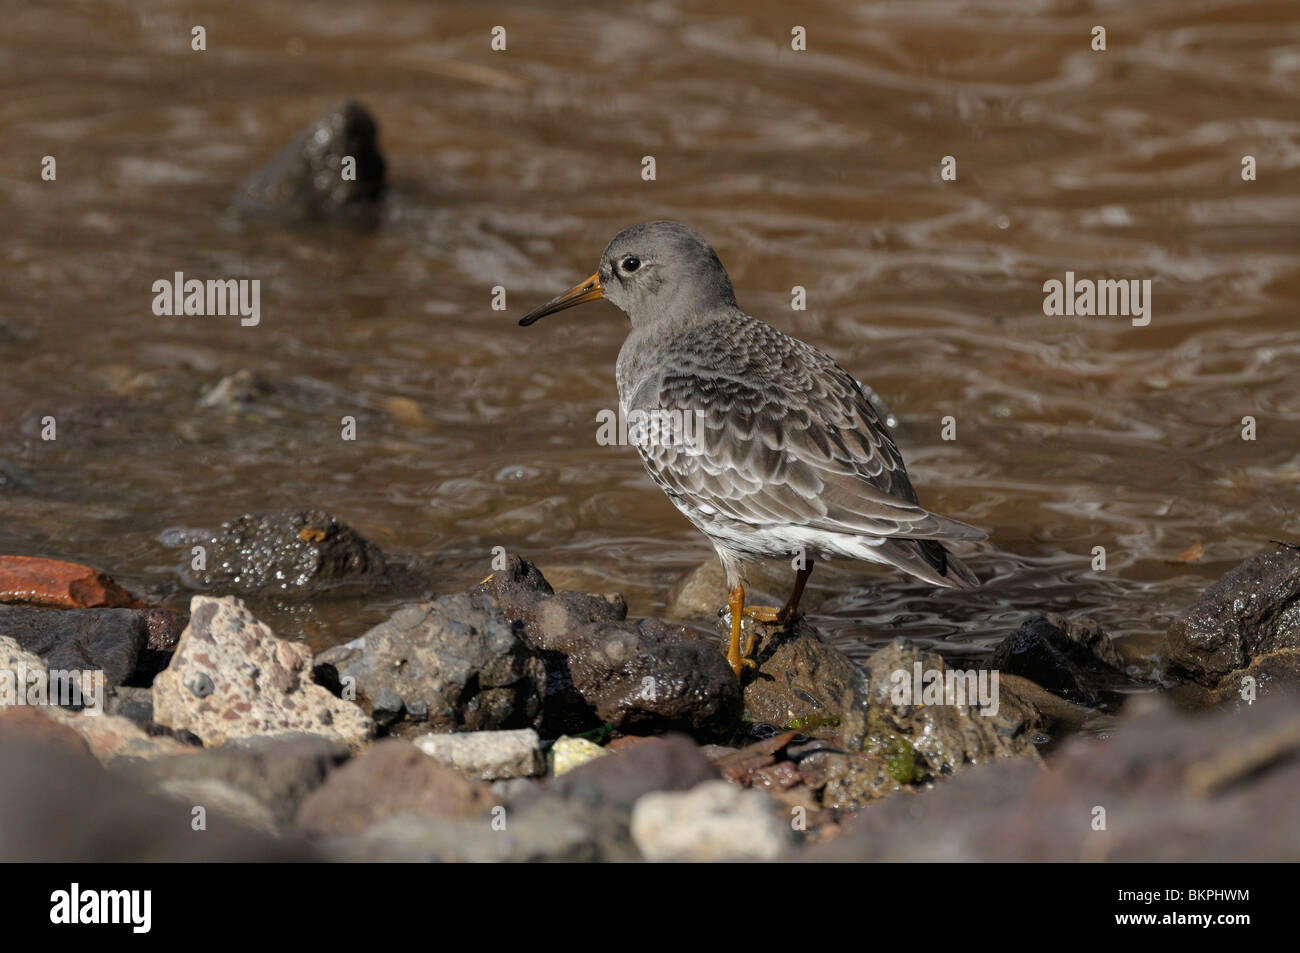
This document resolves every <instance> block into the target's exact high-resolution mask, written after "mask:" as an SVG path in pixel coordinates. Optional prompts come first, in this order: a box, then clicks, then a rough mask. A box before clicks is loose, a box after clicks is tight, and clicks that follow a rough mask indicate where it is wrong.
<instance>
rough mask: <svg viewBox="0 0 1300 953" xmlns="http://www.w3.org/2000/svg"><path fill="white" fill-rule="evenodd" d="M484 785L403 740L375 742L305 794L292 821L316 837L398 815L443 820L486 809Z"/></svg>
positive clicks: (487, 791) (488, 799) (488, 797)
mask: <svg viewBox="0 0 1300 953" xmlns="http://www.w3.org/2000/svg"><path fill="white" fill-rule="evenodd" d="M491 802H492V796H491V791H490V789H489V788H487V786H485V785H482V784H477V783H475V782H473V781H469V780H467V779H466V778H464V777H463V776H462V775H461V774H460V773H459V772H457V771H454V770H452V769H451V768H445V767H443V766H442V765H439V764H437V763H435V762H434V760H433V759H432V758H430V757H429V756H428V755H426V754H424V753H423V752H422V751H420V749H419V748H417V747H416V746H415V745H413V744H410V743H409V742H406V741H398V740H396V739H388V740H386V741H380V742H378V743H377V744H375V745H374V746H373V747H371V748H370V749H368V750H367V751H366V752H365V753H364V754H362V755H361V756H360V757H358V758H356V759H354V760H352V761H349V762H348V763H347V764H345V765H343V766H342V767H341V768H339V769H338V770H336V771H334V772H333V773H331V774H330V775H329V777H328V778H326V779H325V783H324V784H323V785H321V786H320V787H319V788H317V789H316V790H315V791H313V792H312V793H311V794H309V795H308V796H307V797H306V799H304V800H303V802H302V805H301V807H300V808H299V809H298V817H297V824H298V826H299V827H300V828H302V829H303V830H306V831H309V832H311V833H313V834H317V835H321V836H338V835H345V834H356V833H359V832H361V831H363V830H365V829H366V828H368V827H370V826H371V825H372V824H374V823H375V822H376V821H378V820H381V819H383V818H387V817H392V816H394V815H399V814H418V815H422V816H425V817H433V818H446V817H463V816H466V815H473V814H480V813H482V812H484V811H486V810H488V808H489V807H491Z"/></svg>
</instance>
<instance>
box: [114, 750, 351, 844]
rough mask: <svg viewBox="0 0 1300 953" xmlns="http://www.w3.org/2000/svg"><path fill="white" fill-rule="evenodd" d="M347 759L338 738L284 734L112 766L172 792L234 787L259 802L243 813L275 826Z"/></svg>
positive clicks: (287, 818) (290, 819)
mask: <svg viewBox="0 0 1300 953" xmlns="http://www.w3.org/2000/svg"><path fill="white" fill-rule="evenodd" d="M347 759H348V749H347V747H346V746H345V745H342V744H340V743H338V742H337V741H334V740H332V739H329V738H323V737H320V736H319V735H309V734H294V733H289V734H284V735H270V736H266V737H258V738H240V739H237V740H234V741H230V742H227V743H226V744H224V745H221V746H220V747H217V748H206V749H202V750H197V751H194V752H192V753H190V754H185V755H180V756H175V757H164V758H157V759H155V760H153V761H150V762H148V763H137V764H128V765H122V766H120V767H119V766H115V768H117V769H118V770H120V771H121V772H122V773H123V774H124V775H127V776H129V777H131V778H132V779H134V780H136V781H139V782H140V783H142V784H144V785H146V786H148V787H153V788H162V789H165V790H167V791H169V792H171V793H173V794H174V793H176V792H179V791H197V790H203V789H205V786H207V785H216V786H219V789H220V790H225V789H228V788H230V789H235V790H238V791H240V792H242V794H243V796H244V797H245V798H251V799H252V800H253V801H254V802H256V803H257V804H258V805H260V810H258V811H255V812H249V813H247V814H246V815H244V816H246V817H247V818H249V819H253V818H256V817H260V816H262V815H263V814H265V815H266V816H267V817H269V818H270V819H271V820H272V822H273V823H274V824H275V825H285V824H287V823H289V822H290V821H292V820H293V818H294V816H295V815H296V814H297V812H298V808H299V806H300V805H301V804H302V801H303V799H304V798H306V797H307V795H308V794H310V793H311V792H312V791H314V790H316V789H317V788H318V787H320V786H321V784H323V783H324V781H325V778H326V776H327V775H328V773H329V772H330V771H331V770H333V769H334V768H335V767H336V766H338V765H341V764H343V763H344V762H345V761H347ZM196 803H198V802H196ZM232 803H234V802H233V801H232Z"/></svg>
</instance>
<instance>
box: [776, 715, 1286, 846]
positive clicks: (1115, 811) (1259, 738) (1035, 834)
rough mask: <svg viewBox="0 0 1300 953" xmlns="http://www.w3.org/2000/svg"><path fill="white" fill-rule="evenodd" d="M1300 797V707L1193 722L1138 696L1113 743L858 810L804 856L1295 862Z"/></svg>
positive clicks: (1076, 742)
mask: <svg viewBox="0 0 1300 953" xmlns="http://www.w3.org/2000/svg"><path fill="white" fill-rule="evenodd" d="M1297 786H1300V699H1298V698H1296V697H1294V696H1291V697H1287V696H1284V695H1281V694H1279V695H1278V696H1277V697H1273V698H1269V699H1267V700H1265V701H1262V702H1259V703H1258V704H1256V705H1254V706H1251V707H1250V708H1249V709H1243V710H1241V711H1238V712H1221V713H1216V714H1212V715H1204V714H1201V715H1187V714H1180V713H1178V712H1176V711H1175V710H1173V709H1171V708H1170V707H1169V706H1168V705H1166V704H1165V703H1163V702H1161V701H1159V700H1157V699H1155V698H1154V697H1153V696H1138V697H1137V698H1135V699H1134V701H1133V702H1132V703H1130V705H1129V706H1127V707H1126V709H1125V712H1124V715H1123V716H1122V717H1121V719H1120V725H1119V728H1118V730H1116V731H1115V732H1114V733H1113V734H1112V736H1111V737H1110V738H1109V739H1108V740H1106V741H1104V742H1102V741H1098V740H1096V739H1094V738H1084V737H1079V738H1074V739H1071V740H1070V741H1069V742H1067V743H1066V744H1065V745H1064V746H1063V747H1062V749H1061V751H1060V752H1059V753H1058V754H1057V756H1056V757H1055V758H1054V759H1053V760H1052V762H1051V764H1050V766H1049V768H1048V769H1047V770H1046V771H1044V770H1041V769H1039V768H1037V767H1035V766H1034V765H1033V764H1031V763H1030V762H1029V761H1027V760H1019V761H999V762H996V763H990V764H985V765H979V766H975V767H972V768H970V769H969V770H967V771H964V772H962V774H961V775H960V776H959V777H956V778H953V779H952V780H950V781H948V782H946V783H945V784H942V785H939V786H937V787H935V788H934V789H933V790H931V791H927V792H923V793H920V794H918V795H917V796H916V797H910V798H906V799H895V800H893V801H888V802H885V803H883V804H879V805H873V806H872V807H870V808H869V809H867V810H862V811H859V812H857V813H856V814H855V815H854V816H853V818H852V820H851V823H850V824H849V825H848V829H847V831H846V832H845V833H844V834H843V835H842V836H841V837H839V838H838V839H836V840H835V841H832V842H831V843H829V844H827V845H824V846H820V847H815V848H812V849H811V850H809V851H807V852H804V853H801V854H800V855H798V856H799V857H800V859H804V860H829V861H910V862H916V861H921V862H926V861H938V860H942V861H963V862H966V861H977V862H987V861H993V862H1006V861H1028V862H1077V861H1112V862H1133V861H1140V862H1148V863H1153V862H1154V863H1170V862H1179V863H1182V862H1194V863H1207V862H1209V863H1224V862H1237V863H1242V862H1250V863H1260V862H1264V863H1268V862H1292V863H1294V862H1295V861H1297V860H1300V800H1297V799H1296V796H1295V791H1296V789H1297ZM1098 809H1101V810H1102V811H1104V815H1103V814H1101V813H1099V811H1098ZM1261 818H1263V819H1267V820H1266V822H1265V823H1261ZM1103 822H1104V828H1102V827H1101V824H1102V823H1103Z"/></svg>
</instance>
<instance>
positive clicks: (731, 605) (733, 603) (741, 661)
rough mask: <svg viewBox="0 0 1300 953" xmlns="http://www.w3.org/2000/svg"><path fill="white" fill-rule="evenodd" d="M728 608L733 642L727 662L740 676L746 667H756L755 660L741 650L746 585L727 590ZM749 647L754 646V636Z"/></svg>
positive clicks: (737, 675) (738, 676) (737, 676)
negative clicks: (746, 656) (741, 628)
mask: <svg viewBox="0 0 1300 953" xmlns="http://www.w3.org/2000/svg"><path fill="white" fill-rule="evenodd" d="M727 608H728V609H730V610H731V644H730V646H728V648H727V662H728V663H730V665H731V670H732V671H733V672H735V673H736V678H740V673H741V672H743V671H744V670H745V669H746V668H754V667H755V666H754V660H753V659H750V658H745V656H744V655H742V654H741V652H740V622H741V619H743V618H744V615H745V587H744V586H736V587H735V588H734V589H730V590H728V591H727ZM749 648H750V649H752V648H753V639H752V638H751V639H750V645H749ZM745 654H748V653H745Z"/></svg>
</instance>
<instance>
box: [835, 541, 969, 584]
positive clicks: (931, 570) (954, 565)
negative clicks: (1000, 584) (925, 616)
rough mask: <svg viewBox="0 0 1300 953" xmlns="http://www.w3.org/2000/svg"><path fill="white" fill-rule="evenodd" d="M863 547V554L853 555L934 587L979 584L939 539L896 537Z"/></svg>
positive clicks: (965, 566)
mask: <svg viewBox="0 0 1300 953" xmlns="http://www.w3.org/2000/svg"><path fill="white" fill-rule="evenodd" d="M862 549H863V550H864V551H863V552H862V553H860V554H855V555H859V556H860V557H861V558H866V559H870V560H872V561H873V562H882V563H887V564H888V565H890V566H893V567H894V568H896V569H901V570H902V571H903V572H905V573H908V574H910V575H913V576H915V577H916V578H918V579H924V580H925V581H926V582H928V583H930V584H931V585H933V586H942V587H943V588H945V589H973V588H975V587H976V586H978V585H979V584H980V581H979V577H978V576H976V575H975V573H973V572H971V570H970V568H969V567H968V566H967V565H966V564H965V563H964V562H962V561H961V560H960V559H958V558H957V557H956V556H954V555H953V554H952V553H950V552H948V550H947V549H946V548H945V547H944V545H943V543H941V542H939V541H938V540H934V539H900V538H897V537H895V538H892V539H886V540H884V541H883V542H881V543H879V544H877V545H872V546H863V547H862Z"/></svg>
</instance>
